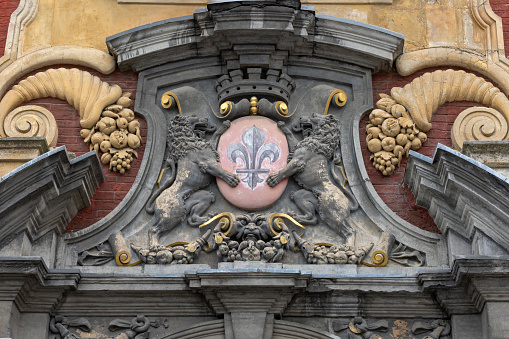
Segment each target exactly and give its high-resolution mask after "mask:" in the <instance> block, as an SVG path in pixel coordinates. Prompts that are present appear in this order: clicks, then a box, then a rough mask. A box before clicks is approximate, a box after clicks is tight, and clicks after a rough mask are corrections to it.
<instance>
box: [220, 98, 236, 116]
mask: <svg viewBox="0 0 509 339" xmlns="http://www.w3.org/2000/svg"><path fill="white" fill-rule="evenodd" d="M232 108H233V104H232V102H231V101H225V102H223V103H222V104H221V107H219V112H220V113H221V115H223V116H225V115H228V114H230V112H231V111H232Z"/></svg>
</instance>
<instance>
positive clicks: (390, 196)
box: [359, 68, 475, 232]
mask: <svg viewBox="0 0 509 339" xmlns="http://www.w3.org/2000/svg"><path fill="white" fill-rule="evenodd" d="M437 69H440V68H433V69H425V70H422V71H419V72H416V73H415V74H412V75H411V76H407V77H401V76H399V75H398V74H397V73H396V72H391V73H388V72H381V73H378V74H375V75H374V76H373V102H374V103H376V102H377V101H378V100H379V99H380V96H379V94H380V93H385V94H390V90H391V88H392V87H403V86H404V85H406V84H408V83H409V82H411V81H412V80H413V79H415V78H416V77H419V76H421V75H422V74H424V73H426V72H433V71H435V70H437ZM441 69H444V70H445V69H447V68H441ZM474 105H475V104H473V103H470V102H452V103H446V104H444V105H442V106H441V107H440V108H439V109H438V110H437V112H436V113H435V114H434V115H433V117H432V119H431V123H432V128H431V130H430V131H429V132H428V133H427V135H428V140H427V141H426V142H425V143H424V144H423V146H422V147H421V148H420V149H419V150H418V152H419V153H421V154H423V155H426V156H428V157H433V154H434V152H435V149H436V146H437V144H438V143H441V144H444V145H446V146H448V147H451V148H452V140H451V129H452V125H453V123H454V120H455V119H456V116H457V115H458V114H459V113H461V112H462V111H463V110H464V109H466V108H468V107H472V106H474ZM368 123H369V119H368V115H366V116H364V117H363V118H362V120H361V123H360V131H359V133H360V139H361V147H362V150H363V152H362V155H363V158H364V165H365V166H366V170H367V172H368V175H369V178H370V180H371V182H372V184H373V187H374V188H375V190H376V191H377V193H378V194H379V195H380V198H382V200H383V201H384V202H385V203H386V204H387V206H388V207H389V208H390V209H392V210H393V211H394V212H396V214H397V215H399V216H400V217H401V218H403V219H404V220H406V221H408V222H410V223H411V224H414V225H416V226H417V227H419V228H421V229H424V230H427V231H431V232H440V231H439V230H438V228H437V226H436V224H435V222H434V221H433V219H432V218H431V216H430V215H429V213H428V211H427V210H426V209H424V208H422V207H419V206H417V205H416V204H415V197H414V196H413V194H412V191H411V190H410V189H409V188H408V186H407V185H405V184H403V175H404V173H405V166H406V161H407V159H406V157H403V160H402V162H401V166H400V167H399V168H396V171H395V172H394V174H393V175H392V176H388V177H385V176H383V175H382V174H381V173H380V172H379V171H378V170H376V169H375V167H373V164H372V163H371V161H370V160H369V157H370V155H371V153H370V152H369V151H368V149H367V146H366V129H365V128H366V125H367V124H368Z"/></svg>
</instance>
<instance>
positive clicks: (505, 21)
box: [490, 0, 509, 57]
mask: <svg viewBox="0 0 509 339" xmlns="http://www.w3.org/2000/svg"><path fill="white" fill-rule="evenodd" d="M490 5H491V9H493V12H495V14H496V15H498V16H499V17H501V18H502V26H503V31H504V45H505V55H506V57H507V56H509V2H508V1H507V0H490Z"/></svg>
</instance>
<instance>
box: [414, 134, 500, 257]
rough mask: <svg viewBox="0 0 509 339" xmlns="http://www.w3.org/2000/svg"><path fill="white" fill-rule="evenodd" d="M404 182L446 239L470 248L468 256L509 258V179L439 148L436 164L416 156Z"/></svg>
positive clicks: (460, 155)
mask: <svg viewBox="0 0 509 339" xmlns="http://www.w3.org/2000/svg"><path fill="white" fill-rule="evenodd" d="M404 181H405V183H407V184H408V186H409V187H410V189H411V190H412V192H413V193H414V195H415V196H416V199H417V204H419V205H420V206H423V207H425V208H427V209H428V211H429V213H430V215H431V216H432V217H433V218H434V219H435V222H436V224H437V226H438V227H439V228H440V230H441V231H442V233H444V234H446V235H447V234H448V232H450V231H452V232H454V233H456V234H457V235H459V236H460V237H462V238H463V239H465V240H466V241H468V242H470V244H471V250H470V253H469V254H479V255H492V254H500V248H502V249H504V251H503V253H504V254H507V251H508V250H509V231H508V229H507V227H506V226H505V225H506V224H507V222H506V221H507V220H508V218H509V201H508V200H507V197H508V196H509V179H507V178H506V177H504V176H502V175H500V174H498V173H497V172H495V171H494V170H492V169H490V168H489V167H487V166H485V165H483V164H481V163H479V162H477V161H475V160H473V159H470V158H468V157H466V156H465V155H462V154H461V153H458V152H456V151H454V150H452V149H450V148H448V147H445V146H443V145H441V144H439V145H438V146H437V150H436V152H435V156H434V157H433V159H429V158H427V157H424V156H422V155H420V154H418V153H415V152H411V154H410V157H409V159H408V162H407V167H406V171H405V178H404ZM450 260H453V258H450Z"/></svg>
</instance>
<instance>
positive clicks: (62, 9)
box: [23, 0, 200, 52]
mask: <svg viewBox="0 0 509 339" xmlns="http://www.w3.org/2000/svg"><path fill="white" fill-rule="evenodd" d="M198 7H200V6H192V5H178V6H177V5H137V4H134V5H133V4H117V1H116V0H39V11H38V13H37V16H36V17H35V19H34V21H32V23H30V24H29V25H28V27H27V28H26V29H25V40H24V46H23V50H24V52H28V51H30V50H34V49H39V48H42V47H48V46H53V47H55V46H63V45H77V46H83V47H93V48H96V49H99V50H102V51H104V52H107V48H106V43H105V40H106V37H108V36H110V35H113V34H116V33H120V32H123V31H125V30H128V29H131V28H134V27H138V26H141V25H145V24H149V23H152V22H155V21H160V20H165V19H169V18H175V17H179V16H184V15H191V14H193V12H194V10H195V9H196V8H198Z"/></svg>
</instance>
